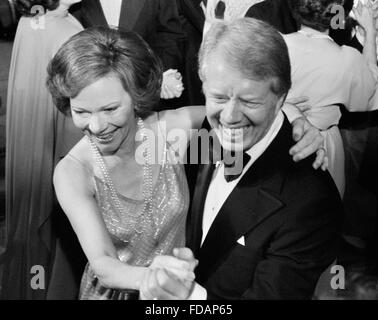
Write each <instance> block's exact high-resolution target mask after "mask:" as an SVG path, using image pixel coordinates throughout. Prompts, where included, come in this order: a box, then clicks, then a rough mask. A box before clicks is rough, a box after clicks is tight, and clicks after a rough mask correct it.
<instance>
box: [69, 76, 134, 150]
mask: <svg viewBox="0 0 378 320" xmlns="http://www.w3.org/2000/svg"><path fill="white" fill-rule="evenodd" d="M70 102H71V113H72V119H73V122H74V124H75V126H76V127H78V128H79V129H81V130H82V131H83V132H84V133H85V134H86V135H87V136H89V137H90V138H91V139H92V140H93V141H94V142H95V144H96V145H97V147H98V148H99V150H100V152H101V153H102V154H113V153H115V152H117V151H118V150H119V148H120V147H121V146H122V145H123V144H126V143H127V144H128V143H133V142H134V141H135V133H136V119H135V112H134V104H133V101H132V98H131V96H130V95H129V94H128V93H127V92H126V91H125V89H124V88H123V86H122V84H121V82H120V80H119V79H118V78H116V77H105V78H101V79H99V80H97V81H95V82H93V83H92V84H90V85H89V86H87V87H85V88H84V89H83V90H81V91H80V93H79V94H78V95H77V96H76V97H75V98H72V99H70Z"/></svg>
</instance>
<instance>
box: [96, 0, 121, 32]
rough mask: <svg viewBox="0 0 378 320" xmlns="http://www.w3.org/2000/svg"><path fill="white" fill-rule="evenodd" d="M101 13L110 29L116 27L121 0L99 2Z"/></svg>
mask: <svg viewBox="0 0 378 320" xmlns="http://www.w3.org/2000/svg"><path fill="white" fill-rule="evenodd" d="M100 2H101V7H102V11H103V12H104V15H105V19H106V21H107V23H108V25H109V26H110V27H118V24H119V18H120V15H121V6H122V0H100Z"/></svg>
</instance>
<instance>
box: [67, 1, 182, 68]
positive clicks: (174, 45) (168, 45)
mask: <svg viewBox="0 0 378 320" xmlns="http://www.w3.org/2000/svg"><path fill="white" fill-rule="evenodd" d="M70 11H71V13H72V14H73V15H74V16H76V18H77V19H78V20H79V21H80V22H81V24H82V25H83V26H84V28H88V27H92V26H108V24H107V21H106V18H105V16H104V12H103V10H102V7H101V3H100V1H99V0H83V1H82V2H81V3H78V4H77V5H74V6H72V9H71V10H70ZM119 29H121V30H125V31H135V32H137V33H138V34H139V35H140V36H142V37H143V39H144V40H146V41H147V43H148V44H149V45H150V46H151V47H152V49H153V50H154V52H155V53H156V54H157V55H158V56H159V57H160V58H161V60H162V61H163V65H164V68H165V69H169V68H173V69H181V67H182V50H183V48H182V46H183V41H184V39H185V35H184V33H183V31H182V28H181V24H180V21H179V17H178V11H177V5H176V1H172V0H123V1H122V7H121V14H120V20H119Z"/></svg>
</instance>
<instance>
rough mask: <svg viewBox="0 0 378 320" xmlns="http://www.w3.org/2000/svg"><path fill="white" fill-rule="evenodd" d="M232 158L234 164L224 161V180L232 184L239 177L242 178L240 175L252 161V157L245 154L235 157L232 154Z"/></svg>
mask: <svg viewBox="0 0 378 320" xmlns="http://www.w3.org/2000/svg"><path fill="white" fill-rule="evenodd" d="M230 156H232V158H233V160H234V161H233V162H232V163H228V162H225V161H224V159H223V163H224V178H225V179H226V181H227V182H231V181H233V180H235V179H237V178H238V177H240V175H241V174H242V172H243V168H244V167H245V166H246V165H247V163H248V162H249V160H251V156H250V155H249V154H247V153H245V152H243V153H241V154H239V155H235V154H232V153H231V154H230ZM242 159H243V161H242Z"/></svg>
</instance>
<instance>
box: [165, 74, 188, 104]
mask: <svg viewBox="0 0 378 320" xmlns="http://www.w3.org/2000/svg"><path fill="white" fill-rule="evenodd" d="M183 90H184V86H183V84H182V76H181V74H180V72H178V71H177V70H174V69H169V70H167V71H165V72H164V73H163V83H162V86H161V93H160V97H161V98H162V99H173V98H178V97H180V96H181V93H182V91H183Z"/></svg>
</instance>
